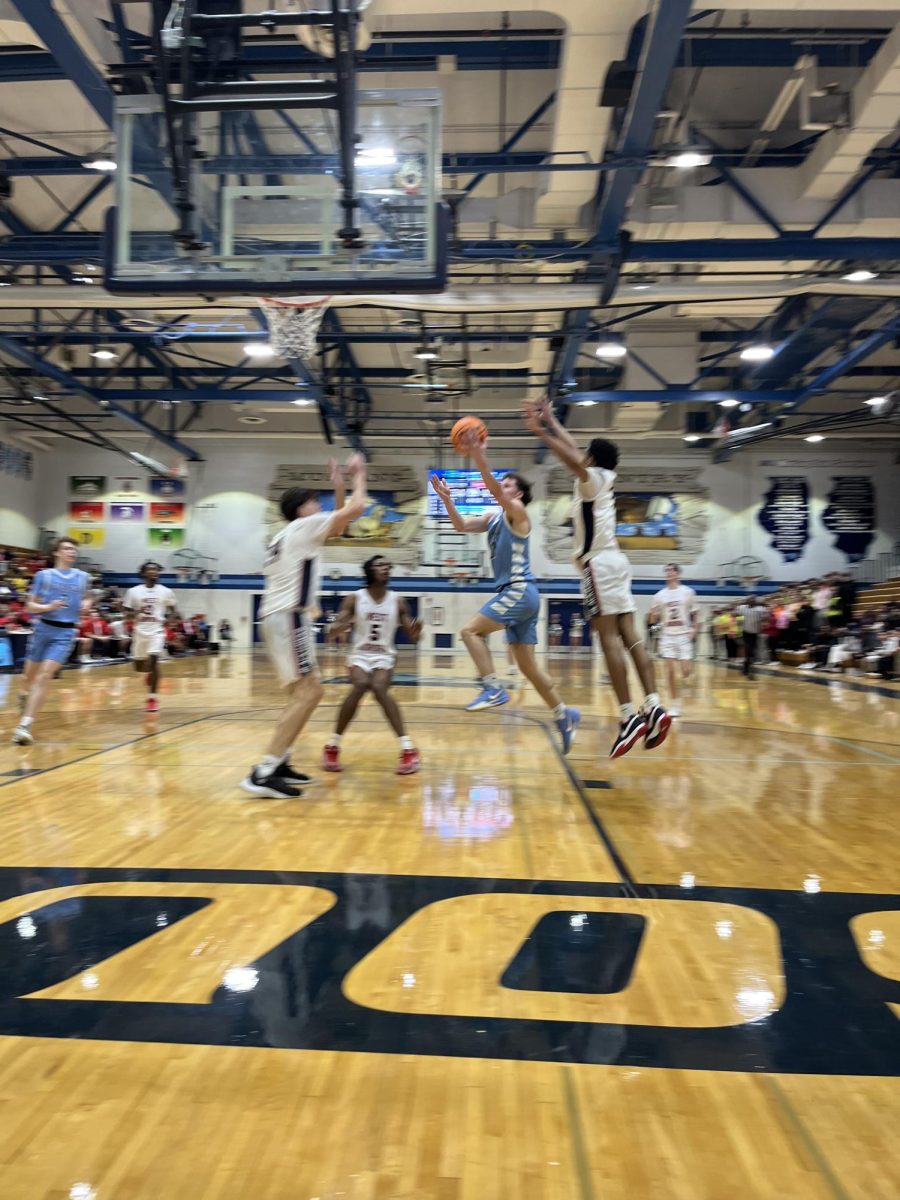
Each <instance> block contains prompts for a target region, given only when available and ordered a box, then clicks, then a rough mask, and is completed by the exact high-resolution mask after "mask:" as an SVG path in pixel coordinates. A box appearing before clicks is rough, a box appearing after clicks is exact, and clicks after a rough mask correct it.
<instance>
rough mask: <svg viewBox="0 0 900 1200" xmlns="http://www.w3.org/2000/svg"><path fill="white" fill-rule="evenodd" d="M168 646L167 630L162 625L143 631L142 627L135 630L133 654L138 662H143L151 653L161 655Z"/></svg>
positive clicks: (132, 644) (132, 646)
mask: <svg viewBox="0 0 900 1200" xmlns="http://www.w3.org/2000/svg"><path fill="white" fill-rule="evenodd" d="M165 648H166V631H165V630H164V629H163V628H162V627H160V628H159V629H154V630H151V631H148V632H147V633H143V632H142V631H141V630H140V629H135V631H134V641H133V642H132V643H131V656H132V658H135V659H136V660H137V661H138V662H143V661H144V659H145V658H150V656H151V655H156V656H159V655H160V654H162V652H163V650H165Z"/></svg>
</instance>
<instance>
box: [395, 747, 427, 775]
mask: <svg viewBox="0 0 900 1200" xmlns="http://www.w3.org/2000/svg"><path fill="white" fill-rule="evenodd" d="M421 765H422V760H421V758H419V752H418V750H416V749H412V750H401V751H400V761H399V762H398V763H397V771H396V774H397V775H415V773H416V771H418V769H419V767H421Z"/></svg>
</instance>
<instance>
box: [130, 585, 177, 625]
mask: <svg viewBox="0 0 900 1200" xmlns="http://www.w3.org/2000/svg"><path fill="white" fill-rule="evenodd" d="M123 604H124V605H125V607H126V608H130V609H131V611H132V612H133V613H134V614H135V617H134V627H135V629H136V630H137V632H138V633H144V634H151V633H155V632H156V631H157V629H160V628H162V626H163V625H164V624H165V622H166V612H167V610H168V609H170V608H175V605H176V601H175V593H174V592H173V591H172V590H171V589H170V588H167V587H164V586H163V585H162V584H161V583H156V584H154V585H153V587H147V585H146V584H145V583H139V584H137V586H136V587H133V588H129V590H128V591H127V592H126V594H125V599H124V600H123Z"/></svg>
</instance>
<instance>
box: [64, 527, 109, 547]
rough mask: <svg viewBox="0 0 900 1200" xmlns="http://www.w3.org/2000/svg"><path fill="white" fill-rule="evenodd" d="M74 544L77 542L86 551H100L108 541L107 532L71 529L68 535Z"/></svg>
mask: <svg viewBox="0 0 900 1200" xmlns="http://www.w3.org/2000/svg"><path fill="white" fill-rule="evenodd" d="M67 536H68V537H70V538H71V539H72V541H73V542H77V543H78V545H79V546H82V547H83V548H84V549H85V550H99V549H100V547H101V546H102V545H103V543H104V541H105V540H106V531H105V530H103V529H72V528H70V529H69V531H68V534H67Z"/></svg>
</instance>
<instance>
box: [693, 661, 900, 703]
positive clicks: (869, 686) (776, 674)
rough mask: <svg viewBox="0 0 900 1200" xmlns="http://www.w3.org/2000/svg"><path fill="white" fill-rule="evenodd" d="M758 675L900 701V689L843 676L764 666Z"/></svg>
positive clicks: (730, 666)
mask: <svg viewBox="0 0 900 1200" xmlns="http://www.w3.org/2000/svg"><path fill="white" fill-rule="evenodd" d="M710 666H713V667H724V668H725V670H726V671H741V672H743V667H742V666H741V664H740V663H723V662H716V661H715V660H712V661H711V662H710ZM754 669H755V671H756V672H757V674H762V675H765V677H766V678H767V679H789V680H790V681H791V683H814V684H816V686H817V687H829V686H830V685H831V684H832V683H838V684H840V686H841V687H845V688H847V690H848V691H851V692H866V693H868V694H870V695H871V694H873V693H874V695H876V696H887V697H888V699H889V700H900V688H898V689H897V690H895V691H892V690H891V688H886V687H879V685H878V684H877V683H849V682H845V678H844V676H843V675H841V676H839V677H838V678H837V679H835V678H833V677H831V678H827V679H826V678H823V677H822V676H820V675H817V674H816V672H815V671H806V672H804V674H802V675H789V674H788V673H787V671H779V670H778V668H777V667H769V666H762V667H756V668H754Z"/></svg>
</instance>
